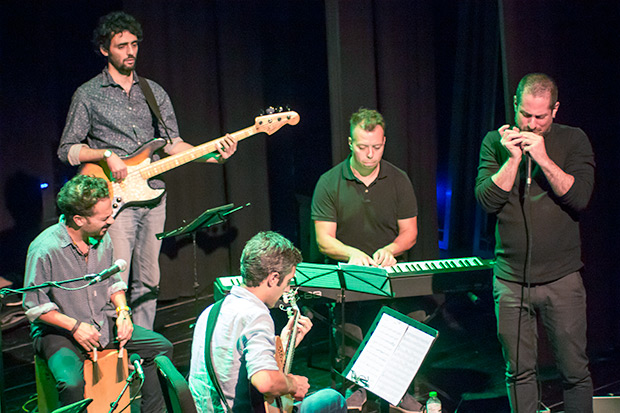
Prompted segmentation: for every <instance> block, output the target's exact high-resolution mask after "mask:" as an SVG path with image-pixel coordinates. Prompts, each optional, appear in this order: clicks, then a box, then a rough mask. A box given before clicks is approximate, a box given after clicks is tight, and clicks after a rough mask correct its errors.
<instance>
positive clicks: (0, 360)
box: [0, 274, 97, 413]
mask: <svg viewBox="0 0 620 413" xmlns="http://www.w3.org/2000/svg"><path fill="white" fill-rule="evenodd" d="M96 277H97V274H87V275H85V276H83V277H77V278H71V279H69V280H62V281H46V282H44V283H42V284H38V285H31V286H30V287H23V288H3V289H1V290H0V308H2V300H3V299H4V297H7V296H10V295H16V294H24V293H27V292H28V291H34V290H40V289H41V288H46V287H58V286H59V285H62V284H67V283H72V282H76V281H90V282H89V283H88V284H86V285H85V287H87V286H89V285H91V284H94V283H96V282H97V280H96ZM1 324H2V322H1V320H0V413H4V412H6V402H5V391H4V390H5V389H4V357H3V356H2V351H3V349H2V325H1Z"/></svg>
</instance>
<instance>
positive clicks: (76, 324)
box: [71, 320, 82, 335]
mask: <svg viewBox="0 0 620 413" xmlns="http://www.w3.org/2000/svg"><path fill="white" fill-rule="evenodd" d="M80 324H82V322H81V321H80V320H78V321H76V322H75V325H74V326H73V328H72V329H71V335H74V334H75V332H76V331H77V329H78V327H79V326H80Z"/></svg>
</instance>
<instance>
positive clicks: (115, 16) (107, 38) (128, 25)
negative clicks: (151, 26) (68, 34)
mask: <svg viewBox="0 0 620 413" xmlns="http://www.w3.org/2000/svg"><path fill="white" fill-rule="evenodd" d="M125 30H127V31H128V32H129V33H131V34H133V35H134V36H136V37H137V38H138V41H139V42H141V41H142V26H141V25H140V23H139V22H138V21H137V20H136V19H135V18H134V17H133V16H131V15H129V14H127V13H125V12H123V11H113V12H112V13H108V14H106V15H105V16H103V17H101V18H100V19H99V24H97V27H96V28H95V31H94V32H93V46H94V47H95V51H96V52H97V53H99V49H100V48H103V49H104V50H110V42H111V41H112V38H113V37H114V36H115V35H117V34H118V33H122V32H124V31H125Z"/></svg>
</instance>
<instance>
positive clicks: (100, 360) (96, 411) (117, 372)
mask: <svg viewBox="0 0 620 413" xmlns="http://www.w3.org/2000/svg"><path fill="white" fill-rule="evenodd" d="M118 353H119V352H118V350H113V349H112V350H101V351H97V356H96V360H95V355H94V353H93V352H89V353H88V354H89V359H87V360H86V361H85V362H84V381H85V387H84V398H90V399H93V401H92V403H91V404H90V405H89V406H88V410H87V411H88V412H89V413H100V412H107V411H109V410H110V403H112V402H114V401H115V400H116V398H117V397H118V395H119V394H120V393H121V391H122V390H123V387H124V386H125V380H127V376H128V375H129V371H128V362H127V351H123V354H122V357H121V358H119V356H118ZM34 362H35V376H36V385H37V395H38V396H37V398H38V407H39V412H40V413H51V412H53V411H54V410H55V409H57V408H58V405H59V403H58V391H57V390H56V380H55V379H54V377H53V375H52V373H51V371H50V370H49V368H48V367H47V363H46V362H45V360H43V359H41V358H39V357H37V356H35V357H34ZM128 403H129V388H128V389H127V390H126V391H125V393H124V394H123V397H122V398H121V400H120V401H119V404H118V406H119V407H120V408H123V407H125V406H126V405H127V404H128Z"/></svg>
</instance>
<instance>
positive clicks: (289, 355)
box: [284, 308, 300, 374]
mask: <svg viewBox="0 0 620 413" xmlns="http://www.w3.org/2000/svg"><path fill="white" fill-rule="evenodd" d="M299 316H300V313H299V309H297V308H296V309H295V315H294V316H293V317H294V318H295V320H294V321H293V328H292V331H291V334H290V336H289V338H288V343H286V354H285V360H284V374H289V373H290V372H291V367H292V365H293V357H295V342H296V341H297V323H299Z"/></svg>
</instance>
